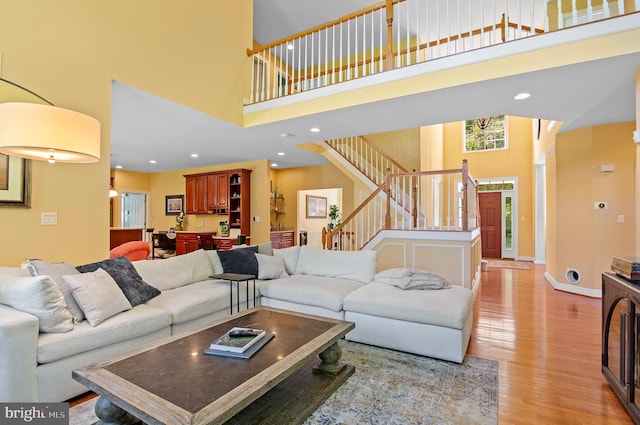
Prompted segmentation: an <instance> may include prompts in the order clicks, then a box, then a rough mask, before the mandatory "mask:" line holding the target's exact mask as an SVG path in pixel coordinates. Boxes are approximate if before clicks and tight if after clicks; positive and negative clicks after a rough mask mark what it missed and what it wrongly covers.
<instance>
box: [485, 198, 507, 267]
mask: <svg viewBox="0 0 640 425" xmlns="http://www.w3.org/2000/svg"><path fill="white" fill-rule="evenodd" d="M479 202H480V239H481V241H482V256H483V257H489V258H502V193H500V192H485V193H483V192H480V193H479Z"/></svg>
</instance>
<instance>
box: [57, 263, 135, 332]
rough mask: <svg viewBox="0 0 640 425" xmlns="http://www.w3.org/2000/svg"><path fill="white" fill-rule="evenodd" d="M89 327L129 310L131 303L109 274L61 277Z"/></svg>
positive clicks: (88, 273)
mask: <svg viewBox="0 0 640 425" xmlns="http://www.w3.org/2000/svg"><path fill="white" fill-rule="evenodd" d="M62 278H63V279H64V281H65V282H66V283H67V285H68V286H69V288H71V292H72V293H73V297H74V298H75V300H76V302H77V303H78V305H79V306H80V308H81V309H82V312H83V313H84V315H85V317H86V318H87V321H88V322H89V324H90V325H91V326H98V325H99V324H100V323H102V322H104V321H105V320H107V319H108V318H109V317H111V316H115V315H116V314H118V313H122V312H123V311H126V310H131V303H130V302H129V300H128V299H127V297H125V295H124V293H123V292H122V290H121V289H120V287H119V286H118V284H117V283H116V281H115V280H113V278H112V277H111V275H110V274H109V273H107V272H106V271H104V270H103V269H98V270H96V271H95V272H87V273H80V274H72V275H64V276H62Z"/></svg>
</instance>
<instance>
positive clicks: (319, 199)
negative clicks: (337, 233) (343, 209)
mask: <svg viewBox="0 0 640 425" xmlns="http://www.w3.org/2000/svg"><path fill="white" fill-rule="evenodd" d="M307 218H327V198H325V197H323V196H311V195H307Z"/></svg>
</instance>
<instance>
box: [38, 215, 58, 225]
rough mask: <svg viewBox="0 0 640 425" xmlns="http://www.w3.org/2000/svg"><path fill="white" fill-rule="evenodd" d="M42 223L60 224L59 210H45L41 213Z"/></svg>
mask: <svg viewBox="0 0 640 425" xmlns="http://www.w3.org/2000/svg"><path fill="white" fill-rule="evenodd" d="M40 224H42V225H43V226H55V225H56V224H58V213H57V212H43V213H40Z"/></svg>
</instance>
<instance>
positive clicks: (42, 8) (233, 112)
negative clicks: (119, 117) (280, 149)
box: [0, 0, 253, 266]
mask: <svg viewBox="0 0 640 425" xmlns="http://www.w3.org/2000/svg"><path fill="white" fill-rule="evenodd" d="M0 10H2V13H1V14H0V40H2V46H1V47H0V49H1V53H2V77H3V78H6V79H8V80H10V81H13V82H16V83H18V84H20V85H23V86H25V87H27V88H29V89H31V90H33V91H35V92H36V93H38V94H39V95H41V96H43V97H45V98H46V99H48V100H49V101H51V102H52V103H54V104H55V105H56V106H61V107H64V108H69V109H73V110H77V111H79V112H82V113H86V114H88V115H91V116H93V117H95V118H96V119H98V120H99V121H100V122H101V124H102V130H101V137H102V145H101V158H102V159H101V160H100V162H98V163H96V164H79V165H78V164H60V163H58V164H55V165H53V166H52V165H50V164H48V163H42V162H36V163H34V164H33V173H32V202H31V208H30V209H13V208H3V209H0V220H1V221H2V222H3V223H8V224H9V225H5V226H3V230H4V241H5V243H3V245H2V246H3V247H4V248H0V262H1V263H2V265H13V266H15V265H18V264H20V263H21V262H22V260H23V259H24V258H26V257H38V258H42V259H45V260H48V261H68V262H71V263H74V264H80V263H84V262H89V261H95V260H97V259H101V258H104V257H106V256H107V255H108V250H109V232H108V228H109V197H108V196H107V193H108V190H109V175H110V171H109V167H110V164H109V152H110V127H111V122H110V117H111V81H112V79H116V80H119V81H122V82H124V83H127V84H130V85H133V86H135V87H138V88H140V89H143V90H146V91H149V92H151V93H154V94H156V95H159V96H162V97H165V98H167V99H170V100H172V101H175V102H178V103H181V104H184V105H187V106H189V107H191V108H195V109H198V110H200V111H202V112H205V113H208V114H211V115H215V116H217V117H219V118H222V119H225V120H227V121H230V122H233V123H235V124H242V121H243V116H242V93H243V89H244V87H245V86H246V81H247V75H248V71H249V70H250V68H249V67H248V66H247V63H248V62H247V61H248V59H247V56H246V53H245V50H246V48H247V47H250V46H251V45H252V27H253V9H252V2H251V1H249V0H236V1H233V2H210V1H207V0H194V1H191V2H189V6H188V7H186V6H185V5H184V4H182V3H180V4H179V3H175V2H173V1H169V0H139V1H135V2H131V1H127V0H114V1H109V2H93V1H92V2H77V1H72V0H54V1H51V0H33V1H28V2H23V1H19V2H17V1H12V0H0ZM221 39H224V40H225V42H224V43H220V42H219V40H221ZM220 58H224V64H225V66H220ZM221 81H223V82H224V84H221V83H220V82H221ZM52 211H55V212H57V213H58V225H57V226H41V225H40V213H41V212H52ZM35 241H37V243H36V242H35Z"/></svg>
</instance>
